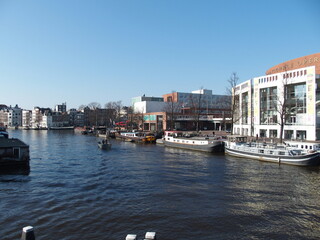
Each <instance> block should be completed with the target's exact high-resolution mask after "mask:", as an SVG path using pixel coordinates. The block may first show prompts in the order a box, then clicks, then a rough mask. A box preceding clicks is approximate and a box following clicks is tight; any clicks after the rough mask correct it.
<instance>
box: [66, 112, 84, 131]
mask: <svg viewBox="0 0 320 240" xmlns="http://www.w3.org/2000/svg"><path fill="white" fill-rule="evenodd" d="M68 113H69V125H70V126H75V127H83V126H85V123H84V112H83V111H78V110H77V109H75V108H71V109H69V111H68Z"/></svg>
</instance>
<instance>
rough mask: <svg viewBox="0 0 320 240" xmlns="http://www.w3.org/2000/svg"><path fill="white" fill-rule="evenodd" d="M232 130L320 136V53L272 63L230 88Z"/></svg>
mask: <svg viewBox="0 0 320 240" xmlns="http://www.w3.org/2000/svg"><path fill="white" fill-rule="evenodd" d="M233 98H234V100H235V102H236V106H237V109H236V111H234V124H233V133H234V134H240V135H247V136H259V137H267V138H280V134H281V132H282V137H283V139H290V140H291V139H297V140H310V141H315V140H320V53H318V54H312V55H309V56H305V57H301V58H297V59H293V60H290V61H287V62H284V63H281V64H278V65H276V66H275V67H272V68H271V69H269V70H268V71H267V72H266V75H264V76H260V77H256V78H253V79H250V80H248V81H246V82H244V83H241V84H239V85H237V86H236V87H235V88H234V89H233Z"/></svg>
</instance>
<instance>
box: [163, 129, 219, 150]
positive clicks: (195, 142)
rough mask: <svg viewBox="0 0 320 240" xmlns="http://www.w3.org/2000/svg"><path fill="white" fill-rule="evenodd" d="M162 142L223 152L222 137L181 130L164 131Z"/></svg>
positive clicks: (173, 145) (191, 148)
mask: <svg viewBox="0 0 320 240" xmlns="http://www.w3.org/2000/svg"><path fill="white" fill-rule="evenodd" d="M162 143H163V144H164V146H167V147H174V148H182V149H188V150H196V151H202V152H223V151H224V141H223V139H222V137H202V136H194V135H191V134H185V133H183V132H181V131H165V133H164V137H163V139H162Z"/></svg>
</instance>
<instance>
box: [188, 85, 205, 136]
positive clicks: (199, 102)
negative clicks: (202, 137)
mask: <svg viewBox="0 0 320 240" xmlns="http://www.w3.org/2000/svg"><path fill="white" fill-rule="evenodd" d="M202 90H203V88H201V89H200V93H199V94H192V95H190V99H189V102H190V104H191V108H192V112H193V115H194V122H195V125H196V131H197V132H199V130H200V117H201V111H202V109H203V107H204V105H205V104H206V101H205V100H203V98H202V95H203V92H202Z"/></svg>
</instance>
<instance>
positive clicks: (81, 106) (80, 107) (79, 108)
mask: <svg viewBox="0 0 320 240" xmlns="http://www.w3.org/2000/svg"><path fill="white" fill-rule="evenodd" d="M86 107H87V106H86V105H83V104H82V105H80V106H79V107H78V111H82V110H83V109H85V108H86Z"/></svg>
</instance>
